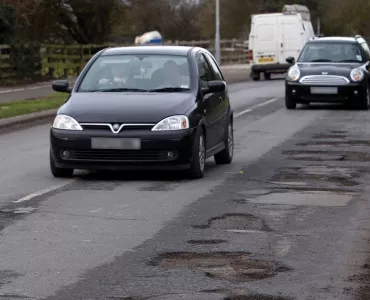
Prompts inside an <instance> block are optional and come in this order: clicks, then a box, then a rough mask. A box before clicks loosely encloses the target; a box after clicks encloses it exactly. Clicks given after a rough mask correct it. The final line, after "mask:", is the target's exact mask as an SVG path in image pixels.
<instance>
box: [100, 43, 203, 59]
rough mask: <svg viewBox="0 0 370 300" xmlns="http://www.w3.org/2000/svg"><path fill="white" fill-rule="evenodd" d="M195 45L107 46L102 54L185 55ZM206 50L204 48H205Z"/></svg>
mask: <svg viewBox="0 0 370 300" xmlns="http://www.w3.org/2000/svg"><path fill="white" fill-rule="evenodd" d="M193 48H194V47H188V46H167V45H163V46H160V45H158V46H130V47H113V48H107V49H106V50H105V51H104V52H102V54H101V55H103V56H107V55H120V54H121V55H122V54H135V55H136V54H154V55H155V54H168V55H184V56H186V55H187V54H188V52H189V51H190V50H191V49H193ZM203 50H204V49H203Z"/></svg>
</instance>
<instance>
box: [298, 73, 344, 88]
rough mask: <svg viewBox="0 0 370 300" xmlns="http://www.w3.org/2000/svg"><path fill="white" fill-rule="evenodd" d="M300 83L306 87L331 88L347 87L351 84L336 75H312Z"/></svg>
mask: <svg viewBox="0 0 370 300" xmlns="http://www.w3.org/2000/svg"><path fill="white" fill-rule="evenodd" d="M299 82H300V83H302V84H305V85H329V86H338V85H346V84H348V83H349V80H348V79H347V78H345V77H342V76H334V75H312V76H305V77H303V78H302V79H301V80H300V81H299Z"/></svg>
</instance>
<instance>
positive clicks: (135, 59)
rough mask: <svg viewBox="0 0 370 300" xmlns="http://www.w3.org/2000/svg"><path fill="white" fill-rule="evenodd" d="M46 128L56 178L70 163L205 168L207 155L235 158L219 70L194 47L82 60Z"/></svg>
mask: <svg viewBox="0 0 370 300" xmlns="http://www.w3.org/2000/svg"><path fill="white" fill-rule="evenodd" d="M53 89H54V90H55V91H57V92H66V93H69V94H70V95H69V97H68V99H67V100H66V102H65V103H64V104H63V105H62V106H61V107H60V108H59V110H58V112H57V116H56V118H55V120H54V122H53V125H52V127H51V130H50V144H51V145H50V167H51V172H52V174H53V175H54V176H55V177H70V176H72V175H73V171H74V169H88V170H140V169H148V170H149V169H155V170H160V169H165V170H167V169H183V170H187V171H188V173H189V175H190V176H191V177H192V178H201V177H203V174H204V168H205V160H206V159H207V158H209V157H211V156H214V158H215V161H216V163H218V164H230V163H231V162H232V159H233V149H234V138H233V111H232V109H231V107H230V101H229V94H228V91H227V85H226V82H225V79H224V77H223V75H222V72H221V70H220V68H219V66H218V64H217V62H216V61H215V59H214V57H213V56H212V54H211V53H210V52H208V51H207V50H205V49H203V48H198V47H183V46H145V47H117V48H108V49H104V50H101V51H100V52H98V53H97V54H95V55H94V56H93V57H92V58H91V60H90V61H89V62H88V63H87V65H86V66H85V68H84V69H83V70H82V72H81V74H80V75H79V77H78V78H77V81H76V82H75V85H74V87H73V88H69V83H68V81H65V80H57V81H54V82H53Z"/></svg>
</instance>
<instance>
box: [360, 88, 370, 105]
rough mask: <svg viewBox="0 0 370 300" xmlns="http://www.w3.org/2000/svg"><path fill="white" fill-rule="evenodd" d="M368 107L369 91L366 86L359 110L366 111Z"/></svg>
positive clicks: (369, 100) (369, 101)
mask: <svg viewBox="0 0 370 300" xmlns="http://www.w3.org/2000/svg"><path fill="white" fill-rule="evenodd" d="M369 106H370V89H369V86H367V87H366V93H365V96H364V98H363V99H362V101H361V104H360V109H361V110H368V109H369Z"/></svg>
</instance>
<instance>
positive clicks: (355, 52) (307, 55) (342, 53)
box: [297, 42, 365, 63]
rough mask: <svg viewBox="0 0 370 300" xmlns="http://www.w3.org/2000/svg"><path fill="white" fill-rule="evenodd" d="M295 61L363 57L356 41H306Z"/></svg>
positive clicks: (325, 60) (352, 59) (340, 59)
mask: <svg viewBox="0 0 370 300" xmlns="http://www.w3.org/2000/svg"><path fill="white" fill-rule="evenodd" d="M297 62H336V63H346V62H357V63H364V62H365V59H364V56H363V54H362V52H361V48H360V46H359V45H358V44H357V43H343V42H325V43H324V42H320V43H307V44H306V46H305V47H304V48H303V50H302V53H301V55H300V56H299V58H298V61H297Z"/></svg>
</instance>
